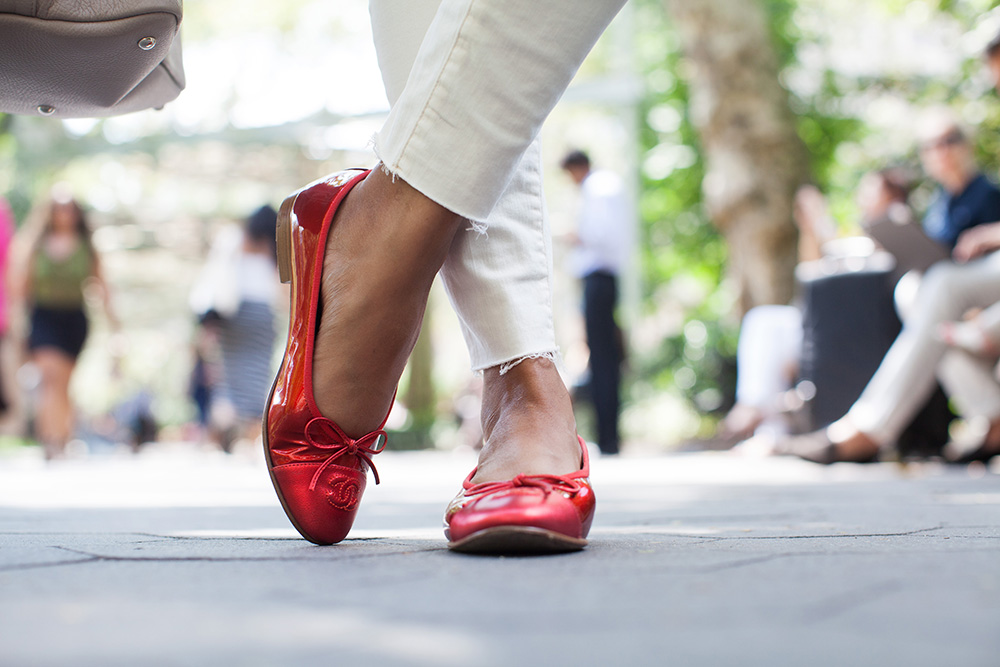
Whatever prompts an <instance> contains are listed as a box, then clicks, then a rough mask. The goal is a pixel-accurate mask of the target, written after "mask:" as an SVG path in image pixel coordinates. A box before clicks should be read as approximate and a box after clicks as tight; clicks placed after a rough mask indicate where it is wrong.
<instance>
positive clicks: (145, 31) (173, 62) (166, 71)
mask: <svg viewBox="0 0 1000 667" xmlns="http://www.w3.org/2000/svg"><path fill="white" fill-rule="evenodd" d="M181 15H182V3H181V0H129V1H127V2H122V1H121V0H89V1H88V0H0V112H5V113H11V114H20V115H25V116H51V117H55V118H91V117H101V116H116V115H119V114H124V113H129V112H132V111H138V110H140V109H149V108H160V107H162V106H163V105H164V104H166V103H167V102H169V101H171V100H173V99H174V98H176V97H177V96H178V95H179V94H180V92H181V90H183V89H184V70H183V68H182V65H181V41H180V34H179V30H180V24H181Z"/></svg>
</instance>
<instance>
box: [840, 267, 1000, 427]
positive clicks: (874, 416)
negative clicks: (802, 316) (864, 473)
mask: <svg viewBox="0 0 1000 667" xmlns="http://www.w3.org/2000/svg"><path fill="white" fill-rule="evenodd" d="M998 301H1000V252H996V253H993V254H992V255H989V256H987V257H984V258H982V259H977V260H975V261H972V262H969V263H968V264H952V263H950V262H943V263H939V264H936V265H934V266H933V267H931V269H930V270H929V271H928V272H927V274H926V275H925V276H924V278H923V280H922V281H921V283H920V288H919V290H918V291H917V295H916V301H915V302H914V304H913V306H912V308H911V309H910V310H911V312H910V313H909V314H907V315H906V317H905V324H904V326H903V330H902V331H901V332H900V334H899V336H898V337H897V338H896V340H895V342H893V344H892V347H890V348H889V351H888V352H886V355H885V358H884V359H883V360H882V363H881V364H880V365H879V367H878V370H877V371H875V375H874V376H872V379H871V380H870V381H869V382H868V386H866V387H865V390H864V392H862V394H861V396H860V398H858V400H857V401H856V402H855V403H854V405H853V406H852V407H851V410H850V411H849V412H848V413H847V418H848V420H849V421H850V423H851V425H852V426H854V427H855V428H857V429H858V430H860V431H861V432H862V433H865V434H867V435H869V436H871V437H872V438H873V439H874V440H875V441H877V442H879V443H882V444H886V443H890V442H892V441H894V440H896V439H897V438H898V437H899V436H900V434H901V433H902V432H903V429H904V428H906V425H907V424H908V423H909V422H910V420H911V419H912V418H913V417H914V415H915V414H916V412H917V411H918V410H919V409H920V407H921V406H922V405H923V404H924V402H925V401H926V400H927V398H928V397H929V396H930V394H931V392H932V391H933V390H934V379H935V377H937V378H938V379H940V380H941V384H942V385H943V386H944V389H945V392H946V393H947V394H948V395H949V396H950V397H951V398H952V400H954V401H955V403H956V404H957V406H958V409H959V411H960V412H961V413H962V415H963V416H965V417H985V418H987V419H995V418H997V417H1000V383H998V382H997V380H996V377H995V375H994V374H993V367H994V365H995V364H994V362H992V361H990V360H988V359H985V358H981V357H977V356H975V355H972V354H970V353H968V352H965V351H963V350H959V349H954V348H949V347H947V346H946V345H945V344H944V343H943V342H941V341H940V340H939V339H938V336H937V329H938V325H939V324H940V323H941V322H945V321H949V320H951V321H953V320H960V319H962V316H963V315H964V314H965V313H966V312H967V311H968V310H970V309H972V308H983V307H986V306H990V305H992V304H994V303H996V302H998Z"/></svg>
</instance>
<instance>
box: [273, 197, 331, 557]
mask: <svg viewBox="0 0 1000 667" xmlns="http://www.w3.org/2000/svg"><path fill="white" fill-rule="evenodd" d="M298 196H299V193H298V192H296V193H294V194H292V195H290V196H288V197H286V198H285V201H283V202H282V203H281V208H280V209H279V210H278V227H277V229H276V230H275V240H276V241H277V246H278V275H279V277H280V278H281V282H282V283H290V282H292V247H291V240H292V209H293V208H294V206H295V200H296V199H297V198H298ZM290 302H291V308H294V307H295V300H294V299H290ZM291 320H292V318H291V313H289V322H291ZM284 356H285V357H287V356H288V348H287V344H286V348H285V355H284ZM284 363H285V362H284V361H282V368H279V369H278V372H277V373H276V374H275V376H274V382H272V383H271V391H269V392H268V394H267V403H266V404H265V405H266V406H267V407H266V408H265V409H264V417H263V419H262V420H261V431H262V434H261V435H262V437H261V440H263V442H264V458H265V460H266V461H267V474H268V476H270V478H271V484H272V485H273V486H274V491H275V493H276V494H277V495H278V502H280V503H281V509H283V510H284V511H285V516H287V517H288V520H289V521H290V522H291V524H292V526H293V527H294V528H295V530H297V531H299V535H301V536H302V537H304V538H305V539H306V540H308V541H309V542H312V543H313V544H317V545H319V546H326V545H328V544H329V542H323V541H321V540H316V539H314V538H312V537H310V536H309V533H307V532H306V531H304V530H303V529H302V526H300V525H299V524H298V522H297V521H296V520H295V517H294V516H292V512H291V511H290V510H289V509H288V505H287V504H285V497H284V496H283V495H282V494H281V487H280V486H279V485H278V480H277V479H275V477H274V462H273V461H272V460H271V447H270V446H269V444H268V437H267V430H268V429H267V416H268V413H269V412H270V408H271V401H272V400H274V390H275V389H276V388H277V386H278V378H280V377H281V371H282V370H283V368H284Z"/></svg>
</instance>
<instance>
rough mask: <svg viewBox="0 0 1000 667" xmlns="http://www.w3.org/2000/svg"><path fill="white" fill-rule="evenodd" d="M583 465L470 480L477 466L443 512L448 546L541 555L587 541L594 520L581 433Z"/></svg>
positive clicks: (582, 544)
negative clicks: (478, 481) (547, 472)
mask: <svg viewBox="0 0 1000 667" xmlns="http://www.w3.org/2000/svg"><path fill="white" fill-rule="evenodd" d="M577 440H578V441H579V443H580V450H581V459H582V464H581V467H580V470H579V471H577V472H574V473H570V474H568V475H518V476H517V477H515V478H514V479H511V480H507V481H503V482H484V483H481V484H473V483H472V478H473V477H474V476H475V474H476V470H473V471H472V472H471V473H469V476H468V477H466V478H465V481H464V482H463V483H462V491H461V493H459V494H458V496H456V497H455V499H454V500H453V501H452V502H451V504H449V505H448V509H447V511H446V512H445V536H446V537H447V538H448V540H449V542H448V548H449V549H452V550H454V551H460V552H466V553H480V554H496V555H502V554H544V553H559V552H565V551H577V550H579V549H582V548H584V547H585V546H587V539H586V538H587V534H588V533H589V532H590V525H591V523H592V522H593V519H594V508H595V502H594V490H593V489H592V488H591V486H590V479H589V477H590V460H589V457H588V455H587V445H586V444H585V443H584V441H583V439H582V438H580V437H579V436H578V437H577Z"/></svg>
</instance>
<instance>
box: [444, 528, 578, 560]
mask: <svg viewBox="0 0 1000 667" xmlns="http://www.w3.org/2000/svg"><path fill="white" fill-rule="evenodd" d="M585 546H587V540H585V539H582V538H578V537H570V536H569V535H563V534H562V533H557V532H555V531H553V530H546V529H544V528H533V527H530V526H497V527H496V528H486V529H485V530H480V531H479V532H476V533H473V534H472V535H469V536H468V537H465V538H463V539H461V540H456V541H454V542H449V543H448V548H449V549H451V550H452V551H458V552H460V553H467V554H484V555H494V556H504V555H521V556H528V555H543V554H557V553H567V552H570V551H580V550H581V549H583V548H584V547H585Z"/></svg>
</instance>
